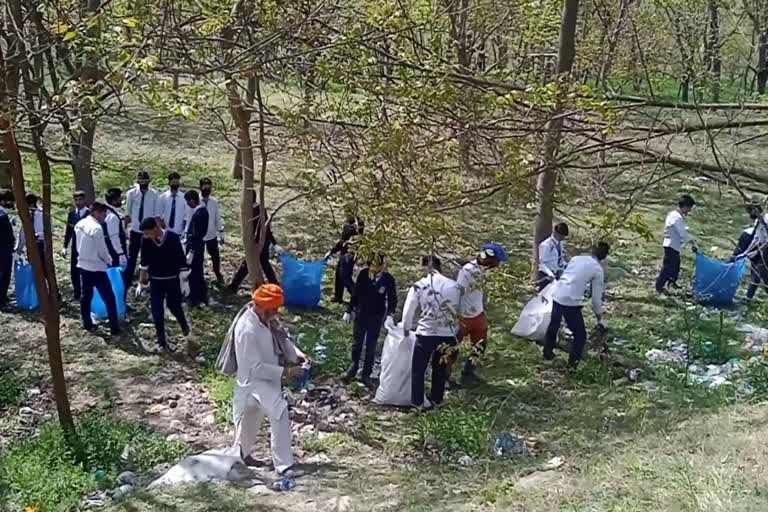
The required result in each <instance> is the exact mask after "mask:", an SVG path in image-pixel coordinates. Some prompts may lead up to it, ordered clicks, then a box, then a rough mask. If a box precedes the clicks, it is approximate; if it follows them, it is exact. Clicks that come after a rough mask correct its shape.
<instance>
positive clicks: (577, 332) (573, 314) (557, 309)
mask: <svg viewBox="0 0 768 512" xmlns="http://www.w3.org/2000/svg"><path fill="white" fill-rule="evenodd" d="M563 318H565V325H567V326H568V328H569V329H570V330H571V332H573V347H572V348H571V355H570V357H569V358H568V362H569V364H570V365H571V366H576V365H577V364H578V363H579V361H580V360H581V356H582V354H583V353H584V345H585V344H586V343H587V329H586V327H584V316H583V315H582V314H581V306H563V305H562V304H560V303H558V302H557V301H555V300H553V301H552V319H551V320H550V322H549V327H547V335H546V337H545V338H544V358H545V359H552V358H553V357H555V352H554V351H555V344H556V343H557V333H559V332H560V324H561V323H562V322H563Z"/></svg>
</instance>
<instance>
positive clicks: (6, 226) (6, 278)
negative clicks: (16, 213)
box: [0, 190, 16, 309]
mask: <svg viewBox="0 0 768 512" xmlns="http://www.w3.org/2000/svg"><path fill="white" fill-rule="evenodd" d="M11 208H13V192H11V191H10V190H0V308H3V309H5V308H7V307H8V305H9V301H8V288H10V286H11V272H13V249H14V246H15V245H16V237H15V236H14V234H13V223H12V222H11V217H10V215H8V210H9V209H11Z"/></svg>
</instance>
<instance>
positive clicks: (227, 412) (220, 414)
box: [203, 370, 235, 425]
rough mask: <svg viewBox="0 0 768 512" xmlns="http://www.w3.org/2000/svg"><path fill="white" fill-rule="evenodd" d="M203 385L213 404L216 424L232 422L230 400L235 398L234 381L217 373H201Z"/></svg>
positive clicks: (215, 371) (210, 371) (232, 378)
mask: <svg viewBox="0 0 768 512" xmlns="http://www.w3.org/2000/svg"><path fill="white" fill-rule="evenodd" d="M203 385H205V387H206V389H207V390H208V395H209V396H210V398H211V401H212V402H213V404H214V408H215V409H214V416H215V418H216V423H218V424H219V425H226V424H228V423H230V422H231V421H232V399H233V397H234V396H235V379H234V377H229V376H227V375H224V374H223V373H221V372H219V371H218V370H206V371H205V372H203Z"/></svg>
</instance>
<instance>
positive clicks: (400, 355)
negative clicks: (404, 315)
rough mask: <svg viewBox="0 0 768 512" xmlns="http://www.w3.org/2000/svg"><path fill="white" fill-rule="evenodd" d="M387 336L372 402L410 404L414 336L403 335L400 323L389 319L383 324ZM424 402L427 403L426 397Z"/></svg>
mask: <svg viewBox="0 0 768 512" xmlns="http://www.w3.org/2000/svg"><path fill="white" fill-rule="evenodd" d="M384 327H385V328H386V329H387V333H388V334H387V338H386V339H385V340H384V348H383V349H382V352H381V372H380V373H379V387H378V388H377V389H376V396H375V397H374V399H373V403H375V404H379V405H398V406H406V405H411V361H412V359H413V347H414V345H415V344H416V337H415V336H414V335H413V334H412V333H411V334H410V335H409V336H408V337H405V336H404V333H403V326H402V324H397V325H395V324H394V323H393V322H391V321H390V320H387V322H386V323H385V324H384ZM424 404H425V405H426V404H429V402H428V401H427V399H426V397H425V398H424Z"/></svg>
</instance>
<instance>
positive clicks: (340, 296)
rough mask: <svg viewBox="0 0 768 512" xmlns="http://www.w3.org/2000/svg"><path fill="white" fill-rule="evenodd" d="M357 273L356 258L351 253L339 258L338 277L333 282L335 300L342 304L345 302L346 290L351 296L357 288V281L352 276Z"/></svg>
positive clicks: (337, 265)
mask: <svg viewBox="0 0 768 512" xmlns="http://www.w3.org/2000/svg"><path fill="white" fill-rule="evenodd" d="M354 272H355V256H354V255H353V254H351V253H347V254H344V255H343V256H342V257H341V258H339V262H338V263H337V264H336V276H335V277H334V280H333V300H334V301H336V302H341V301H343V300H344V290H347V291H348V292H349V294H350V295H352V292H353V291H354V288H355V281H354V279H352V274H353V273H354Z"/></svg>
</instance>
